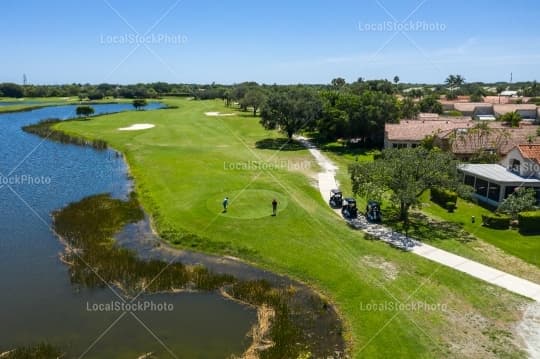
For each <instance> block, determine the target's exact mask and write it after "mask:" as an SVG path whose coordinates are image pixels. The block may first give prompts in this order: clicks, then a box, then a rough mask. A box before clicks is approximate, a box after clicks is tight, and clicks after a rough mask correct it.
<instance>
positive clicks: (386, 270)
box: [361, 256, 399, 281]
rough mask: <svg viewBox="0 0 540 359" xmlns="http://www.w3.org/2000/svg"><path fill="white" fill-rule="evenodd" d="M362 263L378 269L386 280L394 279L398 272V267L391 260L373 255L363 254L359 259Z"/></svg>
mask: <svg viewBox="0 0 540 359" xmlns="http://www.w3.org/2000/svg"><path fill="white" fill-rule="evenodd" d="M361 263H362V265H365V266H368V267H370V268H374V269H378V270H380V271H381V273H382V275H383V276H384V278H385V279H387V280H391V281H392V280H395V279H396V278H397V276H398V274H399V268H398V267H397V265H395V264H394V263H392V262H387V261H385V260H384V259H382V258H379V257H374V256H364V257H362V259H361Z"/></svg>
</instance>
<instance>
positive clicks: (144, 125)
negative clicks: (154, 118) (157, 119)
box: [118, 123, 156, 131]
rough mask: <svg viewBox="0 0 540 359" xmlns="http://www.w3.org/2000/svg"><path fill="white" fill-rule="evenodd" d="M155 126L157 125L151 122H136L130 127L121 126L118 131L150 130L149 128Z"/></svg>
mask: <svg viewBox="0 0 540 359" xmlns="http://www.w3.org/2000/svg"><path fill="white" fill-rule="evenodd" d="M154 127H156V125H152V124H150V123H136V124H134V125H131V126H129V127H121V128H119V129H118V131H140V130H148V129H149V128H154Z"/></svg>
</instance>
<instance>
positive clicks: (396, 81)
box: [394, 75, 399, 85]
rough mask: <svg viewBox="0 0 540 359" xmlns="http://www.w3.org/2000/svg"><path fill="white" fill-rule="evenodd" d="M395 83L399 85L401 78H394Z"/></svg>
mask: <svg viewBox="0 0 540 359" xmlns="http://www.w3.org/2000/svg"><path fill="white" fill-rule="evenodd" d="M394 83H395V84H396V85H397V84H398V83H399V76H397V75H396V76H394Z"/></svg>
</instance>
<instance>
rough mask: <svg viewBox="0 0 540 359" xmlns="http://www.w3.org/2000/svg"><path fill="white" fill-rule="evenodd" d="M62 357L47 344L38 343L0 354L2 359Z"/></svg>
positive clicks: (59, 352) (52, 358) (53, 358)
mask: <svg viewBox="0 0 540 359" xmlns="http://www.w3.org/2000/svg"><path fill="white" fill-rule="evenodd" d="M62 356H63V354H62V352H61V351H60V350H59V349H58V348H56V347H54V346H52V345H51V344H48V343H40V344H36V345H30V346H25V347H19V348H16V349H14V350H11V351H8V352H5V353H0V358H2V359H57V358H61V357H62Z"/></svg>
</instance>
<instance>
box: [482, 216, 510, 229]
mask: <svg viewBox="0 0 540 359" xmlns="http://www.w3.org/2000/svg"><path fill="white" fill-rule="evenodd" d="M511 219H512V218H510V216H505V215H500V214H483V215H482V224H483V225H484V226H485V227H488V228H492V229H508V228H509V227H510V221H511Z"/></svg>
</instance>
